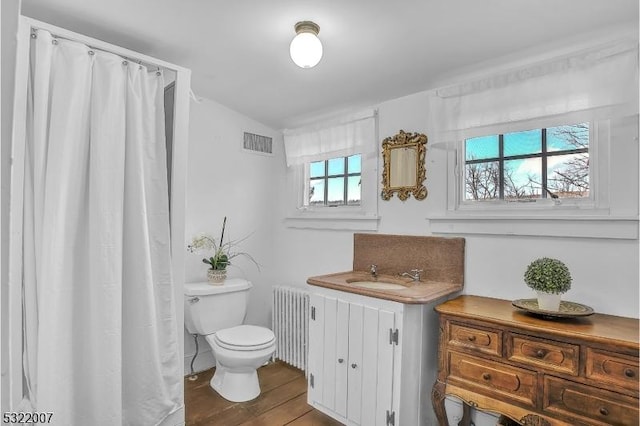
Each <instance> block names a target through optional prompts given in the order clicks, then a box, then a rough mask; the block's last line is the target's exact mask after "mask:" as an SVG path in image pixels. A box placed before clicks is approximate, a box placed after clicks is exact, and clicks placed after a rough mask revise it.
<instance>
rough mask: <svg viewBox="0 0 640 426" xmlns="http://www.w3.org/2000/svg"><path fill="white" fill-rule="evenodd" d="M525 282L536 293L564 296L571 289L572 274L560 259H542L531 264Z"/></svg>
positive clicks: (525, 275) (526, 272)
mask: <svg viewBox="0 0 640 426" xmlns="http://www.w3.org/2000/svg"><path fill="white" fill-rule="evenodd" d="M524 282H525V283H526V284H527V285H528V286H529V287H531V288H532V289H534V290H536V291H542V292H545V293H553V294H562V293H566V292H567V291H569V289H570V288H571V273H570V272H569V268H567V265H565V264H564V263H562V262H561V261H559V260H558V259H551V258H548V257H542V258H540V259H536V260H534V261H533V262H531V263H530V264H529V266H528V267H527V270H526V271H525V273H524Z"/></svg>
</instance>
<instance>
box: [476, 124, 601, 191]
mask: <svg viewBox="0 0 640 426" xmlns="http://www.w3.org/2000/svg"><path fill="white" fill-rule="evenodd" d="M465 150H466V152H465V175H464V179H465V199H466V200H468V201H471V200H473V201H483V200H507V201H509V200H535V199H539V198H548V197H551V198H583V197H588V196H589V123H580V124H573V125H564V126H557V127H550V128H543V129H534V130H528V131H524V132H515V133H509V134H504V135H502V134H501V135H494V136H485V137H480V138H473V139H467V140H466V141H465Z"/></svg>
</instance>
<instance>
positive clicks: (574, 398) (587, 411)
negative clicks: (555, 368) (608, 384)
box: [543, 376, 638, 426]
mask: <svg viewBox="0 0 640 426" xmlns="http://www.w3.org/2000/svg"><path fill="white" fill-rule="evenodd" d="M543 410H544V411H546V412H549V413H555V414H560V415H563V416H570V417H574V418H576V419H578V420H580V421H581V422H585V423H587V424H596V425H600V424H601V425H633V426H635V425H637V424H638V400H637V399H634V398H631V397H628V396H624V395H620V394H617V393H614V392H609V391H605V390H601V389H595V388H592V387H589V386H585V385H581V384H578V383H573V382H570V381H568V380H562V379H558V378H555V377H550V376H545V378H544V402H543Z"/></svg>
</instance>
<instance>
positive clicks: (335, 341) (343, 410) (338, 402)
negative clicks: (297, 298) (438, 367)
mask: <svg viewBox="0 0 640 426" xmlns="http://www.w3.org/2000/svg"><path fill="white" fill-rule="evenodd" d="M433 307H434V304H414V305H407V304H403V303H398V302H394V301H389V300H384V299H378V298H373V297H367V296H362V295H357V294H352V293H347V292H342V291H336V290H332V289H328V288H321V287H312V291H311V294H310V309H309V311H310V318H309V361H308V366H309V380H308V382H309V385H308V393H307V395H308V402H309V404H310V405H312V406H313V407H315V408H316V409H318V410H320V411H322V412H324V413H326V414H327V415H329V416H331V417H333V418H335V419H336V420H338V421H340V422H342V423H344V424H346V425H366V426H386V425H423V424H424V425H427V424H434V422H435V418H434V417H433V413H432V410H431V409H430V407H428V406H427V405H425V404H424V401H425V400H428V392H426V390H427V389H428V388H429V383H432V381H433V380H435V373H436V371H435V368H432V367H431V366H435V364H436V362H435V355H436V345H437V317H436V315H435V313H434V311H433Z"/></svg>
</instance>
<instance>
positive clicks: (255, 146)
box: [244, 132, 273, 155]
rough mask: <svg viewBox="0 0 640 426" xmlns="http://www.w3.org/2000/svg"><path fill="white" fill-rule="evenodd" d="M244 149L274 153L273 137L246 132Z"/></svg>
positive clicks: (261, 152)
mask: <svg viewBox="0 0 640 426" xmlns="http://www.w3.org/2000/svg"><path fill="white" fill-rule="evenodd" d="M244 149H246V150H247V151H251V152H256V153H259V154H267V155H273V139H272V138H270V137H267V136H261V135H256V134H253V133H248V132H244Z"/></svg>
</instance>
